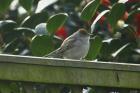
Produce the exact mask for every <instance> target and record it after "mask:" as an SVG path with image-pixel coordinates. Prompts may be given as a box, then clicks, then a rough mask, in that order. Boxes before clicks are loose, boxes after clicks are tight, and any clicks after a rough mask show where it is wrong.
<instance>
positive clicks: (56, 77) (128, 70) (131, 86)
mask: <svg viewBox="0 0 140 93" xmlns="http://www.w3.org/2000/svg"><path fill="white" fill-rule="evenodd" d="M85 86H89V87H91V88H92V87H93V88H94V89H95V90H97V92H98V93H109V92H110V91H115V90H119V91H120V90H125V92H114V93H129V92H126V90H127V91H128V90H136V91H137V92H135V93H139V91H138V89H140V65H139V64H127V63H115V62H92V61H83V60H81V61H79V60H64V59H51V58H43V57H32V56H17V55H6V54H0V93H61V92H60V91H63V90H65V91H66V90H68V89H70V90H71V93H82V89H83V87H85ZM102 90H103V91H104V92H103V91H102ZM37 91H39V92H37ZM101 91H102V92H101ZM97 92H96V93H97Z"/></svg>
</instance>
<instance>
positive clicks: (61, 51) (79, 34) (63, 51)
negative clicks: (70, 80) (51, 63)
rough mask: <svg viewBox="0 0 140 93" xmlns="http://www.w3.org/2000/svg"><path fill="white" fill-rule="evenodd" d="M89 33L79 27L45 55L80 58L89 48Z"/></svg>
mask: <svg viewBox="0 0 140 93" xmlns="http://www.w3.org/2000/svg"><path fill="white" fill-rule="evenodd" d="M89 39H90V34H89V33H88V31H87V30H85V29H83V28H82V29H79V30H78V31H76V32H75V33H73V34H72V35H71V36H69V37H67V38H66V39H65V40H64V41H63V43H62V44H61V46H60V47H59V48H58V49H56V50H55V51H53V52H51V53H49V54H48V55H47V57H52V58H66V59H82V58H84V57H85V56H86V55H87V53H88V50H89V46H90V43H89Z"/></svg>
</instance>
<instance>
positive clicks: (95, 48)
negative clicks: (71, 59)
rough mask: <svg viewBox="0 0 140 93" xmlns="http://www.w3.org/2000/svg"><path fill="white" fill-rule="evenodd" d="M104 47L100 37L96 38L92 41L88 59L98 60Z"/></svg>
mask: <svg viewBox="0 0 140 93" xmlns="http://www.w3.org/2000/svg"><path fill="white" fill-rule="evenodd" d="M101 47H102V39H101V38H100V37H99V36H95V37H94V38H93V39H91V42H90V49H89V52H88V55H87V57H86V58H87V59H89V60H94V59H96V58H97V55H98V54H99V53H100V49H101Z"/></svg>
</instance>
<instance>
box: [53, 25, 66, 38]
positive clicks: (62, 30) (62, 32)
mask: <svg viewBox="0 0 140 93" xmlns="http://www.w3.org/2000/svg"><path fill="white" fill-rule="evenodd" d="M55 35H57V36H58V37H60V38H62V39H65V38H66V37H67V36H68V34H67V31H66V28H65V27H61V28H60V29H58V30H57V31H56V33H55Z"/></svg>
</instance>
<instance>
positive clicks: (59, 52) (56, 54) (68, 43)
mask: <svg viewBox="0 0 140 93" xmlns="http://www.w3.org/2000/svg"><path fill="white" fill-rule="evenodd" d="M75 40H76V39H75V38H71V37H69V38H67V39H65V40H64V42H63V43H62V45H61V46H60V48H58V49H56V50H55V51H53V52H51V53H49V54H48V55H46V57H53V58H63V54H64V52H65V51H67V50H69V49H71V48H72V47H73V44H74V42H75Z"/></svg>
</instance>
